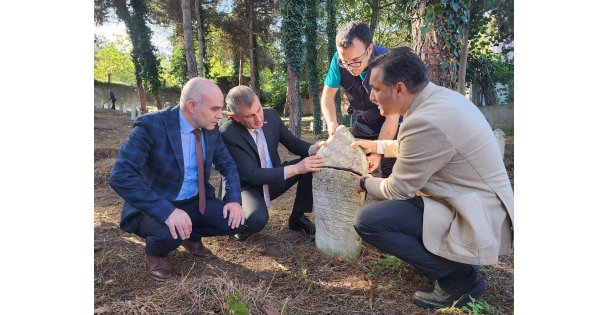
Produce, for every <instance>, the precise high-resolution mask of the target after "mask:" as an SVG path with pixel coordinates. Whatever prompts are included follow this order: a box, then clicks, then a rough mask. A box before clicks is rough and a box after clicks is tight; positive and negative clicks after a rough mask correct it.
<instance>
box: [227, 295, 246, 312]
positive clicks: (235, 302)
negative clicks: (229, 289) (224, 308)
mask: <svg viewBox="0 0 608 315" xmlns="http://www.w3.org/2000/svg"><path fill="white" fill-rule="evenodd" d="M224 302H226V304H227V305H228V310H229V312H230V314H234V315H247V314H249V309H248V308H247V305H245V304H243V303H242V302H241V294H240V293H238V292H234V293H232V294H230V295H228V296H226V297H224Z"/></svg>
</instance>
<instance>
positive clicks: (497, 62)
mask: <svg viewBox="0 0 608 315" xmlns="http://www.w3.org/2000/svg"><path fill="white" fill-rule="evenodd" d="M472 31H473V32H474V34H475V36H473V37H472V38H471V40H470V41H469V43H470V49H469V56H468V59H469V61H468V64H467V73H468V75H467V81H469V82H474V83H475V84H477V85H478V86H479V93H481V95H482V96H483V97H484V98H485V100H486V102H487V103H489V104H494V103H495V102H496V91H495V88H494V86H495V84H496V83H502V84H505V85H509V86H513V75H514V67H513V64H511V63H509V62H507V60H506V58H505V56H504V55H503V54H501V53H498V52H495V51H494V50H495V49H493V47H494V46H495V45H496V44H497V43H498V22H497V19H496V17H494V16H492V15H486V16H485V17H484V18H482V19H477V20H476V24H475V25H473V27H472ZM473 99H474V100H476V99H477V98H476V96H474V98H473ZM507 99H508V100H512V99H513V93H512V90H510V91H509V93H508V97H507Z"/></svg>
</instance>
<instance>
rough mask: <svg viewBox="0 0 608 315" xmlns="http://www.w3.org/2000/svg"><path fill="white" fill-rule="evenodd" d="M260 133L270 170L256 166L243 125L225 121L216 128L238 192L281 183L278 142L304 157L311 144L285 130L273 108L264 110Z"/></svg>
mask: <svg viewBox="0 0 608 315" xmlns="http://www.w3.org/2000/svg"><path fill="white" fill-rule="evenodd" d="M262 130H263V131H264V136H265V137H266V143H267V145H268V152H269V153H270V160H271V161H272V166H273V168H261V167H260V155H259V154H258V149H257V146H256V144H255V141H253V137H251V134H250V133H249V131H248V130H247V128H245V126H243V125H242V124H240V123H239V122H237V121H236V120H234V119H229V120H228V121H227V122H226V123H224V124H223V125H222V127H221V128H220V132H221V134H222V138H223V139H224V143H225V144H226V147H227V148H228V151H230V154H231V155H232V158H233V159H234V161H235V163H236V166H237V170H238V172H239V176H240V179H241V188H242V189H248V188H249V187H251V186H261V185H265V184H281V185H284V184H285V179H284V170H283V169H284V165H282V164H281V158H280V157H279V151H278V147H279V143H281V144H283V145H284V146H285V147H286V148H287V150H289V152H291V153H293V154H295V155H299V156H308V148H310V146H311V144H310V143H308V142H306V141H303V140H300V139H298V138H296V137H295V136H294V135H293V134H292V133H291V131H289V129H287V127H285V124H284V123H283V121H282V120H281V117H279V114H278V113H277V112H276V111H275V110H274V109H272V108H265V109H264V125H263V126H262Z"/></svg>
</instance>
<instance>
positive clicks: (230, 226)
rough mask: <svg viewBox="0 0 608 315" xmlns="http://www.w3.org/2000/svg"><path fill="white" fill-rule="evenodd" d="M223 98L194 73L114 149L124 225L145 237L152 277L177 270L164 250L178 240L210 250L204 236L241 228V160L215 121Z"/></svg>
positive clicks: (113, 182)
mask: <svg viewBox="0 0 608 315" xmlns="http://www.w3.org/2000/svg"><path fill="white" fill-rule="evenodd" d="M223 106H224V96H223V94H222V91H221V90H220V88H219V87H217V85H215V84H213V83H212V82H211V81H209V80H207V79H203V78H192V79H191V80H190V81H188V82H187V83H186V85H184V87H183V88H182V93H181V98H180V102H179V106H175V107H171V108H167V109H165V110H162V111H157V112H154V113H150V114H145V115H142V116H139V117H137V119H136V120H135V122H134V123H133V130H132V131H131V134H130V135H129V137H128V138H127V140H126V141H125V143H124V144H123V145H122V146H121V148H120V150H119V151H118V155H117V156H116V162H115V164H114V168H113V169H112V174H111V175H110V186H112V188H113V189H114V190H115V191H116V192H117V193H118V194H119V195H120V196H121V197H122V198H123V199H124V200H125V203H124V207H123V211H122V216H121V219H120V227H121V229H122V230H124V231H126V232H129V233H135V234H137V235H139V236H140V237H142V238H144V239H145V242H146V246H145V254H146V255H145V256H146V261H147V264H148V272H149V273H150V275H151V276H152V277H153V278H154V279H157V280H168V279H171V278H173V277H174V276H175V274H174V272H173V269H172V267H171V264H170V263H169V260H168V258H167V255H168V254H169V253H170V252H171V251H173V250H175V249H176V248H177V247H179V246H180V245H181V246H183V247H184V248H185V249H186V250H187V251H188V252H189V253H190V254H192V255H194V256H198V257H202V258H207V257H210V256H212V253H211V251H210V250H209V249H207V248H205V246H203V243H202V239H201V238H202V237H208V236H218V235H232V234H235V233H238V232H239V231H240V227H242V224H243V223H244V221H245V216H244V214H243V208H242V207H241V204H240V203H241V189H240V184H239V176H238V173H237V171H236V165H235V164H234V161H233V160H232V158H231V157H230V153H228V150H226V146H225V145H224V143H223V142H222V138H221V137H220V133H219V130H218V127H217V124H218V121H219V119H220V117H222V108H223ZM199 165H200V167H199ZM202 165H204V166H202ZM212 165H213V166H215V168H216V169H217V170H218V171H219V172H220V174H222V176H224V177H225V181H226V194H225V198H224V200H225V202H223V201H221V200H219V199H217V198H215V189H214V187H213V186H211V184H210V183H209V176H210V175H211V167H212ZM199 172H200V173H199ZM199 174H200V176H199ZM203 174H204V176H203Z"/></svg>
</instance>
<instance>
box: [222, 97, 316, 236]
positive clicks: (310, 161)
mask: <svg viewBox="0 0 608 315" xmlns="http://www.w3.org/2000/svg"><path fill="white" fill-rule="evenodd" d="M226 104H227V106H228V108H229V109H230V111H231V112H232V113H233V115H232V117H231V118H230V119H229V120H228V121H227V122H225V123H224V124H223V125H222V127H221V128H220V131H221V133H222V138H223V139H224V143H226V147H228V151H230V154H231V155H232V158H233V159H234V161H235V163H236V166H237V170H238V172H239V177H240V179H241V198H242V199H243V209H244V210H245V215H246V217H247V221H246V222H245V227H244V228H243V231H242V232H240V233H237V234H235V235H234V236H233V237H234V238H235V239H237V240H240V241H243V240H245V239H247V238H248V237H249V236H250V235H251V234H254V233H257V232H259V231H261V230H262V229H263V228H264V226H265V225H266V223H267V222H268V207H269V206H270V201H271V200H272V199H275V198H277V197H279V196H280V195H282V194H283V193H284V192H286V191H287V190H288V189H289V188H290V187H291V186H293V185H294V184H295V183H298V188H297V191H296V198H295V201H294V204H293V208H292V211H291V215H290V217H289V229H290V230H294V231H304V232H305V233H307V234H311V235H313V234H315V226H314V224H313V223H312V222H311V221H310V220H309V219H308V218H307V217H306V216H305V215H304V213H306V212H311V211H312V172H316V171H319V170H320V169H321V167H322V166H323V158H322V157H320V156H316V155H315V154H316V153H317V151H318V150H319V148H320V146H319V145H318V144H310V143H308V142H306V141H303V140H300V139H298V138H296V137H295V136H294V135H293V134H292V133H291V132H290V131H289V129H287V127H285V124H284V123H283V121H282V120H281V117H279V114H278V113H277V112H276V111H275V110H274V109H272V108H266V109H264V108H262V104H260V100H259V99H258V97H257V96H256V94H255V92H254V91H253V90H252V89H250V88H249V87H247V86H243V85H240V86H236V87H234V88H232V89H231V90H230V91H229V92H228V95H227V96H226ZM279 143H281V144H283V145H284V146H285V148H287V150H289V152H291V153H292V154H295V155H298V156H300V158H297V159H294V160H291V161H287V162H284V163H281V159H280V157H279V152H278V147H279Z"/></svg>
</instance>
